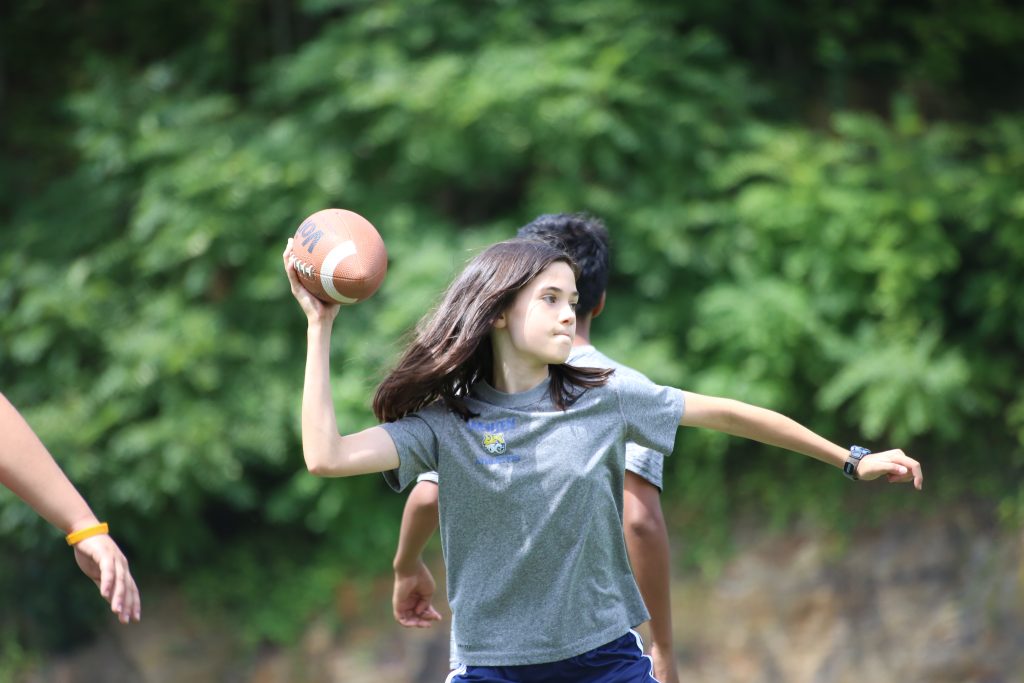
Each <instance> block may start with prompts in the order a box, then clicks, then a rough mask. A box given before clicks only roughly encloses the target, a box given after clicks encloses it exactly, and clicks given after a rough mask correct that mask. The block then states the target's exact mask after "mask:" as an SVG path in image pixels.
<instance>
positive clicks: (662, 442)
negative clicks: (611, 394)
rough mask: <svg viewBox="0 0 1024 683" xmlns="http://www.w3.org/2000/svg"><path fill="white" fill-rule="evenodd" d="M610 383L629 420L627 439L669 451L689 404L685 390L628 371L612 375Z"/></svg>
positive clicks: (623, 415)
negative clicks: (657, 382) (615, 375)
mask: <svg viewBox="0 0 1024 683" xmlns="http://www.w3.org/2000/svg"><path fill="white" fill-rule="evenodd" d="M611 385H612V387H613V388H614V389H615V391H616V394H617V395H618V399H619V410H620V411H621V412H622V418H623V420H624V421H625V423H626V440H627V441H631V442H632V443H634V444H636V445H638V446H642V447H643V448H649V449H651V450H653V451H657V452H658V453H661V454H662V455H670V454H671V453H672V447H673V445H674V444H675V440H676V430H677V429H678V428H679V421H680V420H681V419H682V417H683V411H684V410H685V408H686V401H685V399H684V398H683V392H682V391H681V390H680V389H676V388H674V387H665V386H661V385H658V384H654V383H653V382H651V381H649V380H646V379H637V378H634V377H630V376H628V375H625V374H623V375H622V376H620V377H613V378H612V380H611Z"/></svg>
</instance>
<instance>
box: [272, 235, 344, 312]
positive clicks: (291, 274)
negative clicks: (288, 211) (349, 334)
mask: <svg viewBox="0 0 1024 683" xmlns="http://www.w3.org/2000/svg"><path fill="white" fill-rule="evenodd" d="M291 254H292V240H291V238H289V239H288V244H287V245H285V248H284V253H283V254H282V255H281V256H282V258H283V259H284V272H285V275H287V276H288V283H289V284H290V285H291V288H292V296H294V297H295V299H296V301H298V302H299V306H301V307H302V312H303V313H305V314H306V319H307V320H309V322H326V323H332V322H334V318H335V317H337V315H338V310H339V309H340V308H341V305H340V304H325V303H324V302H323V301H320V299H317V298H316V297H315V296H313V295H312V294H310V293H309V290H308V289H306V288H305V287H303V286H302V283H301V282H299V275H298V273H296V272H295V268H294V267H293V266H292V256H291Z"/></svg>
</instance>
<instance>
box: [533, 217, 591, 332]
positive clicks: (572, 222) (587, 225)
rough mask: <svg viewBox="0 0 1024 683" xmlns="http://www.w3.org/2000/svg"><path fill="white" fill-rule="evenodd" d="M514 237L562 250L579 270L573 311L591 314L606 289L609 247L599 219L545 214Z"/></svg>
mask: <svg viewBox="0 0 1024 683" xmlns="http://www.w3.org/2000/svg"><path fill="white" fill-rule="evenodd" d="M517 237H524V238H529V239H540V240H544V241H545V242H548V243H551V244H554V245H556V246H557V247H559V248H560V249H562V250H564V251H565V252H566V253H567V254H569V256H571V257H572V260H573V261H575V262H576V265H577V266H578V267H579V269H580V274H579V277H578V278H576V289H577V290H579V293H580V299H579V302H578V303H577V305H576V310H577V311H578V312H579V314H580V315H590V314H591V313H593V312H594V309H595V308H597V305H598V303H600V301H601V295H602V294H604V291H605V290H606V289H608V270H609V265H610V264H609V262H610V258H611V257H610V245H609V239H608V230H607V229H606V228H605V227H604V223H603V222H602V221H601V219H600V218H597V217H595V216H591V215H589V214H586V213H546V214H543V215H541V216H537V217H536V218H534V219H533V220H532V221H530V222H529V223H527V224H526V225H524V226H523V227H521V228H519V232H518V233H517Z"/></svg>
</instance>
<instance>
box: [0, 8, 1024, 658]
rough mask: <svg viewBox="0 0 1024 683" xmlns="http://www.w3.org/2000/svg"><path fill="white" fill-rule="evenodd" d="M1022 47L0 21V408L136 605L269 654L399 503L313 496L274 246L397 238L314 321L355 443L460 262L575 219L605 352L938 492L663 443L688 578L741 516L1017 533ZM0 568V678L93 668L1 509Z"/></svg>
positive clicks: (286, 11)
mask: <svg viewBox="0 0 1024 683" xmlns="http://www.w3.org/2000/svg"><path fill="white" fill-rule="evenodd" d="M1022 46H1024V11H1022V10H1021V9H1020V7H1019V5H1018V4H1017V3H1014V2H1010V0H949V1H948V2H926V3H921V2H910V1H906V0H897V1H891V2H884V3H883V2H881V0H865V1H862V2H856V3H834V2H825V1H823V0H801V1H799V2H783V1H782V0H748V1H746V2H718V1H711V0H694V1H692V2H687V3H663V2H655V1H647V0H578V1H574V2H552V3H548V2H516V1H514V0H504V1H468V0H466V1H455V0H433V1H429V2H428V1H423V0H402V1H388V0H374V1H372V2H371V1H361V0H236V1H225V0H194V1H193V2H188V3H180V2H167V1H159V0H145V1H140V0H131V1H129V0H111V1H107V2H99V1H97V2H76V3H65V2H59V1H57V0H16V1H15V2H11V3H4V5H3V6H2V7H0V97H2V99H0V388H2V390H3V391H4V393H5V394H7V396H8V397H9V398H10V399H11V401H12V402H13V403H14V404H15V405H17V406H19V407H20V408H21V409H22V410H23V412H24V414H25V416H26V418H27V419H28V420H29V422H30V423H31V424H32V426H33V427H34V428H35V429H36V430H37V431H38V433H39V434H40V436H41V437H42V438H43V440H44V442H45V443H46V444H47V445H48V447H49V448H50V450H51V451H52V452H53V453H54V455H55V457H56V458H57V459H58V461H59V462H60V463H61V465H62V466H63V467H64V469H65V470H66V471H67V473H68V474H69V476H70V478H71V479H72V481H74V482H75V483H76V485H77V486H78V487H79V488H80V490H81V491H82V492H83V493H84V494H85V496H86V497H87V499H88V500H89V501H90V503H91V504H92V506H93V508H94V509H95V510H96V511H97V513H98V515H99V516H100V518H101V519H106V520H109V521H110V522H111V524H112V527H113V529H114V533H115V537H116V538H117V539H118V541H119V542H120V543H121V544H122V546H123V547H124V548H125V550H126V552H127V554H128V555H129V557H130V559H131V561H132V567H133V570H134V572H135V573H136V574H137V576H138V578H139V581H140V583H141V584H142V586H143V591H144V593H143V595H144V598H145V595H146V593H145V589H146V587H147V585H154V584H158V585H174V586H178V587H180V588H181V590H183V591H184V593H185V594H186V595H188V596H189V597H190V598H191V599H192V600H193V601H194V603H195V605H196V606H197V608H198V609H201V610H210V611H211V612H218V611H221V612H230V613H231V614H233V615H234V616H235V617H236V619H237V624H238V628H239V633H238V636H239V638H240V639H241V640H242V641H243V642H245V643H248V644H250V645H252V646H256V645H258V644H260V643H267V642H270V643H288V642H291V641H292V640H293V639H294V638H295V637H296V634H297V633H298V632H299V630H300V629H301V628H302V627H303V624H305V623H307V621H308V619H309V618H310V617H311V615H313V614H316V613H318V612H319V611H321V610H322V609H323V606H324V604H325V603H326V602H329V601H330V600H331V599H332V598H331V595H332V591H334V590H335V589H336V588H337V586H338V585H339V584H340V583H341V582H342V581H349V580H352V579H353V578H355V577H370V576H376V575H380V574H382V573H386V572H387V571H388V569H389V566H390V560H391V555H392V553H393V548H394V541H395V539H396V536H397V526H398V520H399V515H400V511H401V506H402V504H403V500H404V498H403V497H402V496H397V495H394V494H391V493H390V492H389V490H388V489H387V488H386V486H385V485H384V483H383V481H382V480H381V478H379V477H362V478H358V479H355V480H349V481H325V480H320V479H316V478H314V477H312V476H310V475H308V474H307V473H306V472H305V469H304V467H303V462H302V458H301V450H300V447H299V441H298V427H299V419H298V415H299V402H300V392H301V383H302V368H303V363H304V348H305V335H304V331H305V330H304V321H303V319H302V316H301V314H300V312H299V310H298V308H297V306H296V305H295V304H294V302H293V301H292V300H291V297H290V295H289V293H288V291H287V287H286V281H285V278H284V277H283V274H282V273H281V265H280V264H281V261H280V254H281V251H282V249H283V247H284V242H285V240H286V239H287V237H288V236H290V235H291V234H292V233H293V232H294V230H295V228H296V227H297V226H298V224H299V222H300V221H301V219H302V218H303V217H305V216H306V215H308V214H310V213H312V212H314V211H316V210H319V209H321V208H325V207H330V206H336V207H344V208H348V209H352V210H355V211H357V212H359V213H361V214H363V215H364V216H366V217H368V218H369V219H370V220H371V221H372V222H373V223H374V224H375V225H376V226H377V227H378V229H379V230H380V232H381V234H382V235H383V237H384V239H385V242H386V243H387V246H388V250H389V254H390V266H389V274H388V278H387V280H386V281H385V283H384V285H383V287H382V289H381V290H380V291H379V292H378V293H377V294H376V295H375V296H374V298H373V299H371V300H370V301H369V302H367V303H365V304H360V305H358V306H355V307H353V308H351V309H346V310H344V311H343V312H342V314H341V316H340V318H339V322H338V324H337V325H336V330H337V333H336V335H335V340H334V344H335V348H334V351H335V355H334V359H335V363H334V367H333V373H334V390H335V400H336V405H337V409H338V412H339V414H340V416H341V420H342V424H344V425H346V426H347V427H351V428H357V427H362V426H365V425H369V424H371V423H372V419H373V418H372V415H371V413H370V411H369V397H370V395H371V392H372V390H373V388H374V386H375V382H376V381H377V380H379V379H380V377H381V376H382V374H383V373H384V372H385V371H386V369H387V367H388V365H389V363H390V362H392V361H393V359H394V357H395V354H396V352H397V350H398V349H399V348H400V347H401V343H402V338H403V334H404V333H405V332H407V331H408V330H409V329H410V327H411V326H412V325H413V324H414V323H415V321H416V320H417V319H418V318H419V317H420V316H421V315H422V314H423V312H424V311H425V310H427V309H428V308H429V307H430V306H431V305H432V303H433V302H434V301H435V300H436V297H437V296H438V294H439V292H440V291H441V289H442V288H443V286H444V285H445V284H446V283H447V282H448V280H449V279H450V278H451V277H452V275H454V273H456V272H457V271H458V270H459V268H460V267H461V264H462V263H463V262H464V261H465V260H466V259H467V258H468V256H469V255H470V254H471V253H473V250H475V249H478V248H479V247H481V246H482V245H485V244H487V243H489V242H491V241H494V240H497V239H501V238H504V237H507V236H510V235H512V234H513V232H514V230H515V228H516V227H518V226H519V225H521V224H523V223H525V222H527V221H528V220H530V219H531V218H533V217H534V216H536V215H537V214H539V213H547V212H559V211H578V210H586V211H590V212H593V213H595V214H598V215H599V216H601V217H603V218H604V219H605V220H606V222H607V224H608V226H609V228H610V231H611V234H612V237H613V240H614V247H615V255H614V275H613V279H612V283H611V291H610V294H611V298H610V304H609V307H608V309H607V311H606V313H605V314H604V315H603V316H602V317H601V318H600V319H599V321H598V323H597V325H596V328H595V339H596V341H597V343H598V345H599V346H601V347H602V348H603V349H604V350H606V351H607V352H608V353H609V354H610V355H612V356H613V357H615V358H617V359H619V360H621V361H623V362H626V363H629V364H631V365H634V366H635V367H637V368H638V369H641V370H643V371H645V372H646V373H647V374H649V375H650V376H651V377H652V378H653V379H655V380H657V381H659V382H662V383H667V384H673V385H676V386H681V387H683V388H686V389H689V390H693V391H699V392H704V393H712V394H721V395H727V396H730V397H734V398H738V399H742V400H746V401H749V402H752V403H756V404H760V405H765V406H768V407H771V408H774V409H776V410H779V411H782V412H784V413H786V414H789V415H791V416H792V417H794V418H796V419H798V420H800V421H801V422H804V423H805V424H808V425H810V426H812V427H813V428H814V429H815V430H816V431H819V432H821V433H823V434H825V435H828V436H829V437H830V438H832V439H833V440H835V441H838V442H840V443H854V442H856V443H864V445H867V446H869V447H873V448H883V447H888V446H900V447H903V448H905V449H906V450H908V451H909V452H910V453H911V454H913V455H915V456H917V457H919V458H920V459H921V460H922V461H924V462H925V463H926V466H927V472H928V475H929V480H928V485H927V487H926V491H927V492H928V495H927V496H909V495H906V496H884V497H879V498H878V499H877V500H872V505H871V506H870V507H867V506H862V508H858V507H857V500H856V498H857V491H856V490H855V489H853V488H851V487H850V486H849V484H848V483H847V482H845V481H844V480H843V479H842V477H839V476H837V474H836V473H835V472H834V471H829V470H828V468H823V467H815V466H809V465H808V464H807V462H805V461H802V460H801V459H799V458H787V457H784V456H783V457H775V455H773V452H772V451H770V450H769V449H763V448H759V447H756V446H753V445H750V444H745V443H741V442H738V441H736V440H730V439H725V438H720V437H716V436H714V435H708V434H701V433H696V432H692V431H690V432H684V433H681V434H680V437H679V441H678V444H677V451H676V452H677V457H675V458H672V459H671V460H670V462H669V463H668V469H667V473H666V480H667V485H666V495H665V496H664V504H665V508H666V516H667V517H668V519H669V521H670V524H671V525H672V527H673V529H682V528H685V529H689V530H691V532H690V533H691V536H690V538H689V542H688V543H687V547H686V548H685V551H683V553H682V556H681V557H680V562H681V563H683V564H686V565H689V566H692V567H697V568H699V569H701V570H702V571H706V572H714V571H715V570H716V567H718V566H719V565H720V562H721V558H722V557H723V556H725V555H726V554H727V553H728V552H729V528H730V523H731V520H733V519H734V518H735V517H736V516H737V515H741V514H743V513H744V511H754V512H755V513H756V514H758V515H760V516H762V517H765V518H766V519H767V521H768V523H769V524H773V525H782V524H786V523H789V522H791V521H793V520H813V523H815V524H825V525H829V526H832V527H837V528H850V527H851V526H852V525H855V524H856V523H864V524H870V523H873V522H874V521H877V519H878V518H879V515H881V514H884V513H885V512H886V511H887V510H889V509H891V506H907V505H916V506H938V505H943V504H946V503H947V502H950V501H962V500H977V501H982V504H983V505H985V506H990V507H991V509H992V511H993V513H994V515H995V517H996V518H998V519H999V520H1000V521H1001V523H1002V524H1005V525H1008V526H1010V527H1013V528H1016V527H1020V526H1021V525H1022V522H1024V493H1022V492H1021V490H1020V486H1019V481H1020V479H1021V475H1022V473H1024V388H1022V385H1021V382H1020V357H1021V349H1022V346H1024V296H1021V294H1020V291H1019V290H1020V286H1021V285H1020V283H1021V282H1022V281H1024V85H1022V84H1024V50H1022V49H1021V47H1022ZM762 456H764V457H762ZM851 509H858V510H859V513H860V514H859V515H850V514H848V512H849V511H850V510H851ZM855 518H856V519H857V520H859V522H856V521H854V519H855ZM0 558H2V561H0V596H2V598H0V599H2V609H0V671H3V670H5V669H4V667H7V668H8V669H11V670H13V668H14V667H16V666H17V663H18V661H21V658H24V657H28V656H30V655H29V654H26V653H33V652H49V651H60V650H64V649H67V648H69V647H72V646H73V645H75V644H78V643H82V642H87V641H88V639H89V637H90V633H92V632H93V629H94V628H95V627H96V623H97V622H98V621H99V620H100V619H101V618H105V615H103V614H102V612H101V611H100V610H97V609H96V607H97V601H98V598H97V597H96V595H95V591H94V589H93V587H92V586H91V585H89V583H88V582H87V581H85V580H84V579H82V577H81V576H80V575H76V574H77V569H76V568H75V567H74V565H73V563H72V562H71V560H70V556H69V555H68V552H67V549H66V547H65V546H64V544H63V542H62V540H61V539H60V535H59V533H58V532H57V531H56V530H54V529H52V528H50V527H48V526H47V525H46V524H45V523H44V522H43V521H42V520H40V519H39V518H38V517H36V516H35V515H34V513H33V512H32V511H31V510H30V509H29V508H28V507H27V506H25V505H23V504H20V503H19V502H18V501H17V500H16V499H14V497H13V496H12V495H11V494H10V493H9V492H7V491H6V490H5V491H0ZM382 608H383V609H386V605H382Z"/></svg>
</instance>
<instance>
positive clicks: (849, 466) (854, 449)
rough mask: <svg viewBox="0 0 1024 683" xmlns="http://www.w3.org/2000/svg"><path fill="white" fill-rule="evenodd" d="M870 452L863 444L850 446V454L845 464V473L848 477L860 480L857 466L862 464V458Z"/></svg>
mask: <svg viewBox="0 0 1024 683" xmlns="http://www.w3.org/2000/svg"><path fill="white" fill-rule="evenodd" d="M870 452H871V451H869V450H868V449H866V448H864V447H863V446H850V455H849V456H848V457H847V458H846V462H845V463H844V464H843V474H844V475H846V478H847V479H852V480H853V481H859V480H860V477H858V476H857V466H858V465H860V461H861V458H863V457H864V456H865V455H867V454H868V453H870Z"/></svg>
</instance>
